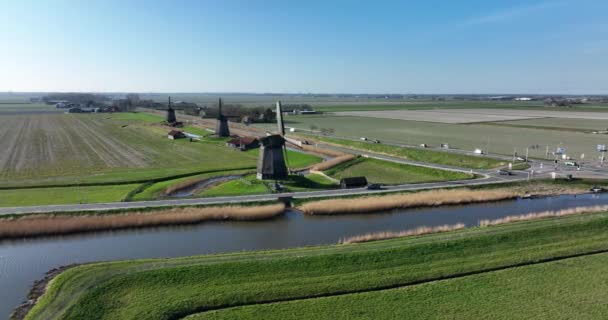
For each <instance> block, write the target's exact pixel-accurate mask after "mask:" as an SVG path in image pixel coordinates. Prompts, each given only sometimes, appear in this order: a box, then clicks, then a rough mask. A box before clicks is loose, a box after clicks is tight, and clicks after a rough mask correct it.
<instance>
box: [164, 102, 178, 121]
mask: <svg viewBox="0 0 608 320" xmlns="http://www.w3.org/2000/svg"><path fill="white" fill-rule="evenodd" d="M165 121H167V123H168V124H173V123H176V122H177V118H176V117H175V109H173V108H172V107H171V97H169V105H168V107H167V116H166V118H165Z"/></svg>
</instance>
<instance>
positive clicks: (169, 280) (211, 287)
mask: <svg viewBox="0 0 608 320" xmlns="http://www.w3.org/2000/svg"><path fill="white" fill-rule="evenodd" d="M607 231H608V213H606V212H604V213H596V214H585V215H580V216H568V217H560V218H554V219H542V220H537V221H529V222H519V223H512V224H505V225H498V226H489V227H483V228H471V229H465V230H461V231H453V232H446V233H440V234H431V235H424V236H416V237H408V238H397V239H391V240H385V241H374V242H368V243H362V244H352V245H333V246H322V247H307V248H298V249H289V250H277V251H266V252H244V253H234V254H221V255H207V256H196V257H186V258H177V259H154V260H135V261H118V262H107V263H94V264H88V265H82V266H78V267H74V268H71V269H69V270H67V271H65V272H63V273H61V274H60V275H59V276H57V277H56V278H54V279H53V280H51V282H50V283H49V286H48V290H47V292H46V293H45V294H44V295H43V296H42V297H41V298H40V300H39V301H38V303H37V305H36V306H35V307H34V309H33V310H32V311H31V312H30V313H29V314H28V315H27V317H26V319H142V318H146V319H177V318H181V317H184V316H187V315H192V314H196V313H201V312H203V313H202V314H201V317H203V316H205V313H204V312H207V311H211V310H220V309H224V308H230V307H238V306H247V305H254V304H260V303H270V302H283V301H290V300H301V299H310V300H306V301H310V303H315V301H319V304H318V306H319V309H318V310H321V309H320V308H321V307H322V306H323V303H324V301H325V300H323V299H316V298H320V297H331V296H336V297H337V298H339V297H341V296H343V295H346V294H354V293H365V292H374V291H377V292H388V291H383V290H388V289H393V288H398V287H408V286H412V285H417V284H424V283H437V282H435V281H437V280H445V279H452V278H460V277H463V278H460V279H462V280H459V281H466V279H469V277H464V276H471V275H481V276H483V275H489V276H491V275H492V274H494V273H495V272H496V271H498V270H502V269H508V270H506V271H500V272H503V273H504V272H507V273H508V272H513V275H512V276H510V277H509V278H508V279H507V281H509V279H513V280H514V281H515V280H517V279H519V277H523V276H528V275H529V274H528V273H527V271H526V270H527V269H525V267H524V268H520V269H511V268H513V267H522V266H526V265H535V264H538V263H541V262H548V261H552V260H557V259H562V258H566V257H573V256H577V255H585V254H589V253H597V252H604V251H606V250H608V232H607ZM538 265H539V266H542V265H543V264H538ZM513 270H515V271H513ZM517 270H522V271H517ZM473 277H476V276H473ZM439 283H442V282H439ZM528 285H530V286H539V285H540V286H550V285H552V284H551V283H543V282H541V283H538V282H529V283H528ZM423 286H424V285H423ZM477 287H478V285H476V283H475V282H472V283H468V284H467V285H466V286H463V287H462V288H463V291H458V293H459V294H452V296H450V295H449V292H441V291H440V292H438V293H441V294H444V296H445V299H443V300H437V301H436V300H435V295H434V294H429V295H422V296H420V297H419V300H420V301H422V302H421V303H424V304H426V305H429V306H432V305H433V304H437V303H448V304H449V303H457V302H458V301H457V300H454V301H452V300H449V299H450V298H452V299H459V297H470V296H471V295H474V294H475V292H476V289H477ZM491 288H492V289H493V290H495V291H498V292H499V293H504V294H508V295H513V293H509V291H508V290H507V289H508V288H502V287H500V286H496V287H491ZM464 289H467V290H468V291H466V290H464ZM604 289H605V288H604ZM502 290H504V292H503V291H502ZM604 291H605V290H604ZM580 298H582V297H578V296H572V297H571V299H573V300H572V301H571V302H572V303H573V304H577V303H584V302H585V300H584V299H582V300H578V299H580ZM353 301H356V300H353ZM392 302H393V303H396V302H395V301H392ZM523 302H526V301H525V300H524V301H523ZM386 303H388V304H390V303H391V301H387V302H386ZM547 303H549V302H547ZM292 305H293V306H294V307H293V308H292V307H290V306H292ZM349 305H350V303H346V304H344V303H340V304H337V305H336V309H335V310H333V311H334V312H338V313H340V312H342V313H343V314H348V312H350V311H349V310H346V309H342V308H348V307H349ZM284 306H285V308H287V309H284V311H285V312H288V313H291V315H292V316H293V315H297V314H299V315H302V316H304V315H305V313H304V312H313V314H314V310H302V309H298V307H297V305H296V304H285V305H284ZM325 306H326V307H327V305H325ZM584 306H585V307H587V308H591V309H593V308H594V305H588V304H584ZM479 307H480V308H481V307H482V305H480V306H479ZM486 307H487V306H486ZM525 307H526V306H523V307H522V310H525ZM546 307H550V305H546ZM395 308H396V309H399V310H400V308H406V305H403V306H395ZM598 308H599V306H598ZM235 310H236V309H235ZM243 310H245V309H243ZM406 310H407V309H405V310H401V312H404V313H405V312H406ZM480 310H482V309H480ZM266 311H267V312H269V313H268V314H265V316H266V315H268V317H271V314H272V309H269V310H266ZM436 311H438V310H436ZM482 311H483V310H482ZM428 312H430V311H428ZM471 312H473V313H471V314H472V315H473V316H475V315H477V316H482V315H483V313H475V310H472V311H471ZM210 315H211V316H213V314H210ZM242 315H244V316H246V315H247V313H243V314H242ZM250 315H251V314H250ZM258 315H259V314H258ZM412 315H414V314H412ZM321 317H322V314H321Z"/></svg>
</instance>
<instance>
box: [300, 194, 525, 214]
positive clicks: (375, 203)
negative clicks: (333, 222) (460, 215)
mask: <svg viewBox="0 0 608 320" xmlns="http://www.w3.org/2000/svg"><path fill="white" fill-rule="evenodd" d="M517 196H518V194H517V193H515V192H512V191H508V190H479V191H473V190H463V189H458V190H433V191H423V192H417V193H412V194H400V195H389V196H373V197H362V198H350V199H330V200H320V201H314V202H308V203H305V204H303V205H302V206H300V208H299V209H300V210H302V211H303V212H304V213H307V214H327V215H329V214H340V213H366V212H374V211H383V210H391V209H403V208H415V207H431V206H440V205H455V204H466V203H477V202H489V201H498V200H506V199H513V198H515V197H517Z"/></svg>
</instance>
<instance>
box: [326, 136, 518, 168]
mask: <svg viewBox="0 0 608 320" xmlns="http://www.w3.org/2000/svg"><path fill="white" fill-rule="evenodd" d="M315 139H318V140H319V141H322V142H325V143H329V144H336V145H340V146H346V147H349V148H353V149H357V150H362V151H370V152H375V153H380V154H386V155H391V156H396V157H402V158H405V159H408V160H413V161H420V162H426V163H436V164H442V165H448V166H454V167H461V168H468V169H492V168H497V167H500V166H504V165H506V164H507V163H506V162H505V161H501V160H496V159H492V158H488V157H484V156H469V155H463V154H457V153H450V152H441V151H434V150H425V149H416V148H406V147H396V146H389V145H383V144H374V143H368V142H360V141H351V140H344V139H336V138H328V137H315Z"/></svg>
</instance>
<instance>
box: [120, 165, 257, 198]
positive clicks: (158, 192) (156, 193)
mask: <svg viewBox="0 0 608 320" xmlns="http://www.w3.org/2000/svg"><path fill="white" fill-rule="evenodd" d="M252 170H253V169H252ZM252 170H234V171H229V170H227V171H221V172H211V173H203V174H197V175H193V176H188V177H183V178H179V179H173V180H167V181H161V182H157V183H154V184H152V185H150V186H149V187H147V188H145V189H144V190H143V191H142V192H140V193H137V194H136V195H135V196H134V197H133V199H132V200H134V201H139V200H153V199H158V198H161V197H163V194H162V193H163V191H165V190H166V189H167V188H169V187H171V186H173V185H176V184H179V183H183V182H186V181H192V180H198V181H202V180H206V179H210V178H214V177H221V176H228V175H240V174H245V173H250V172H251V171H252Z"/></svg>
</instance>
